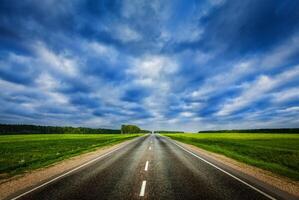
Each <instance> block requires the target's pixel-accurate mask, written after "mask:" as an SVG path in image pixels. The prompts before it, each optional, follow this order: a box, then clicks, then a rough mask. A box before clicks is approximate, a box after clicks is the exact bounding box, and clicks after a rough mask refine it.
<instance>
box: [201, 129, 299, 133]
mask: <svg viewBox="0 0 299 200" xmlns="http://www.w3.org/2000/svg"><path fill="white" fill-rule="evenodd" d="M198 133H299V128H276V129H270V128H269V129H266V128H265V129H235V130H234V129H232V130H208V131H198Z"/></svg>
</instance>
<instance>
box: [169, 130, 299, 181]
mask: <svg viewBox="0 0 299 200" xmlns="http://www.w3.org/2000/svg"><path fill="white" fill-rule="evenodd" d="M163 135H166V136H168V137H170V138H172V139H175V140H178V141H181V142H185V143H189V144H192V145H195V146H198V147H200V148H203V149H206V150H208V151H212V152H215V153H220V154H223V155H225V156H228V157H231V158H233V159H236V160H238V161H242V162H245V163H247V164H250V165H253V166H257V167H260V168H262V169H266V170H269V171H272V172H274V173H277V174H280V175H283V176H287V177H289V178H292V179H295V180H299V134H258V133H220V134H219V133H202V134H163Z"/></svg>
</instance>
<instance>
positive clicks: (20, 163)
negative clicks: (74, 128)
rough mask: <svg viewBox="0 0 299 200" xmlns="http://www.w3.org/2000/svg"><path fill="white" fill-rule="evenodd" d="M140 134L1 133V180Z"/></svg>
mask: <svg viewBox="0 0 299 200" xmlns="http://www.w3.org/2000/svg"><path fill="white" fill-rule="evenodd" d="M137 136H139V135H138V134H124V135H121V134H48V135H47V134H42V135H2V136H0V155H1V156H0V179H3V178H7V177H10V176H12V175H15V174H19V173H22V172H24V171H27V170H32V169H37V168H40V167H44V166H47V165H49V164H52V163H54V162H57V161H60V160H63V159H65V158H69V157H71V156H74V155H78V154H80V153H83V152H88V151H92V150H95V149H96V148H99V147H102V146H106V145H112V144H116V143H119V142H122V141H124V140H127V139H131V138H134V137H137Z"/></svg>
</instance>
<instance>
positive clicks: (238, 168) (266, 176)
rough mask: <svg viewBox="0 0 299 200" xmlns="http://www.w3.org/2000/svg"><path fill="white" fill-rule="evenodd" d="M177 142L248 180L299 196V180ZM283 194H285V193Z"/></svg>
mask: <svg viewBox="0 0 299 200" xmlns="http://www.w3.org/2000/svg"><path fill="white" fill-rule="evenodd" d="M169 139H170V138H169ZM170 140H172V139H170ZM175 142H176V143H177V144H179V145H181V146H182V147H184V148H185V149H187V150H190V151H192V152H194V153H196V154H197V155H199V156H202V157H203V158H205V159H207V160H208V161H212V162H214V163H215V162H216V164H217V165H220V167H225V168H226V169H229V170H230V171H231V170H233V171H234V172H235V173H236V174H237V175H239V176H241V177H242V178H245V179H246V180H249V181H250V182H256V180H258V181H260V182H261V183H265V184H263V185H262V186H263V187H264V188H267V187H269V186H270V187H274V188H277V189H278V190H280V191H281V192H280V193H288V194H290V195H291V196H296V197H297V198H299V182H296V181H293V180H291V179H288V178H286V177H282V176H279V175H276V174H274V173H272V172H269V171H266V170H263V169H260V168H257V167H253V166H250V165H247V164H245V163H241V162H239V161H236V160H234V159H231V158H228V157H226V156H224V155H220V154H217V153H213V152H209V151H207V150H204V149H201V148H199V147H196V146H194V145H191V144H186V143H182V142H179V141H175ZM281 195H282V196H284V195H285V194H281Z"/></svg>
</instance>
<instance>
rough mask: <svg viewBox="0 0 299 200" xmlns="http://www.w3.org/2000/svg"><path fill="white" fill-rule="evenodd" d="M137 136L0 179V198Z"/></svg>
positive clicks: (82, 162) (34, 184)
mask: <svg viewBox="0 0 299 200" xmlns="http://www.w3.org/2000/svg"><path fill="white" fill-rule="evenodd" d="M141 137H143V136H141ZM138 138H140V137H137V138H134V139H132V140H126V141H124V142H121V143H118V144H115V145H112V146H111V145H110V146H104V147H100V148H99V149H97V150H95V151H92V152H88V153H84V154H81V155H78V156H74V157H72V158H69V159H66V160H63V161H60V162H57V163H54V164H52V165H50V166H47V167H44V168H40V169H37V170H34V171H30V172H27V173H24V174H21V175H17V176H14V177H11V178H9V179H6V180H2V182H1V183H0V191H1V192H0V199H5V198H8V197H9V196H11V195H13V194H16V193H18V192H20V191H26V190H28V189H29V188H32V187H34V186H37V185H40V184H42V183H44V182H46V181H48V180H51V179H53V178H55V177H57V176H59V175H61V174H64V173H66V172H68V171H70V170H72V169H74V168H76V167H79V166H81V165H83V164H85V163H87V162H89V161H92V160H94V159H96V158H97V157H99V156H102V155H104V154H106V153H109V152H110V151H113V150H116V149H117V148H121V147H122V146H126V145H127V144H129V143H131V142H133V141H135V140H136V139H138Z"/></svg>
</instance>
